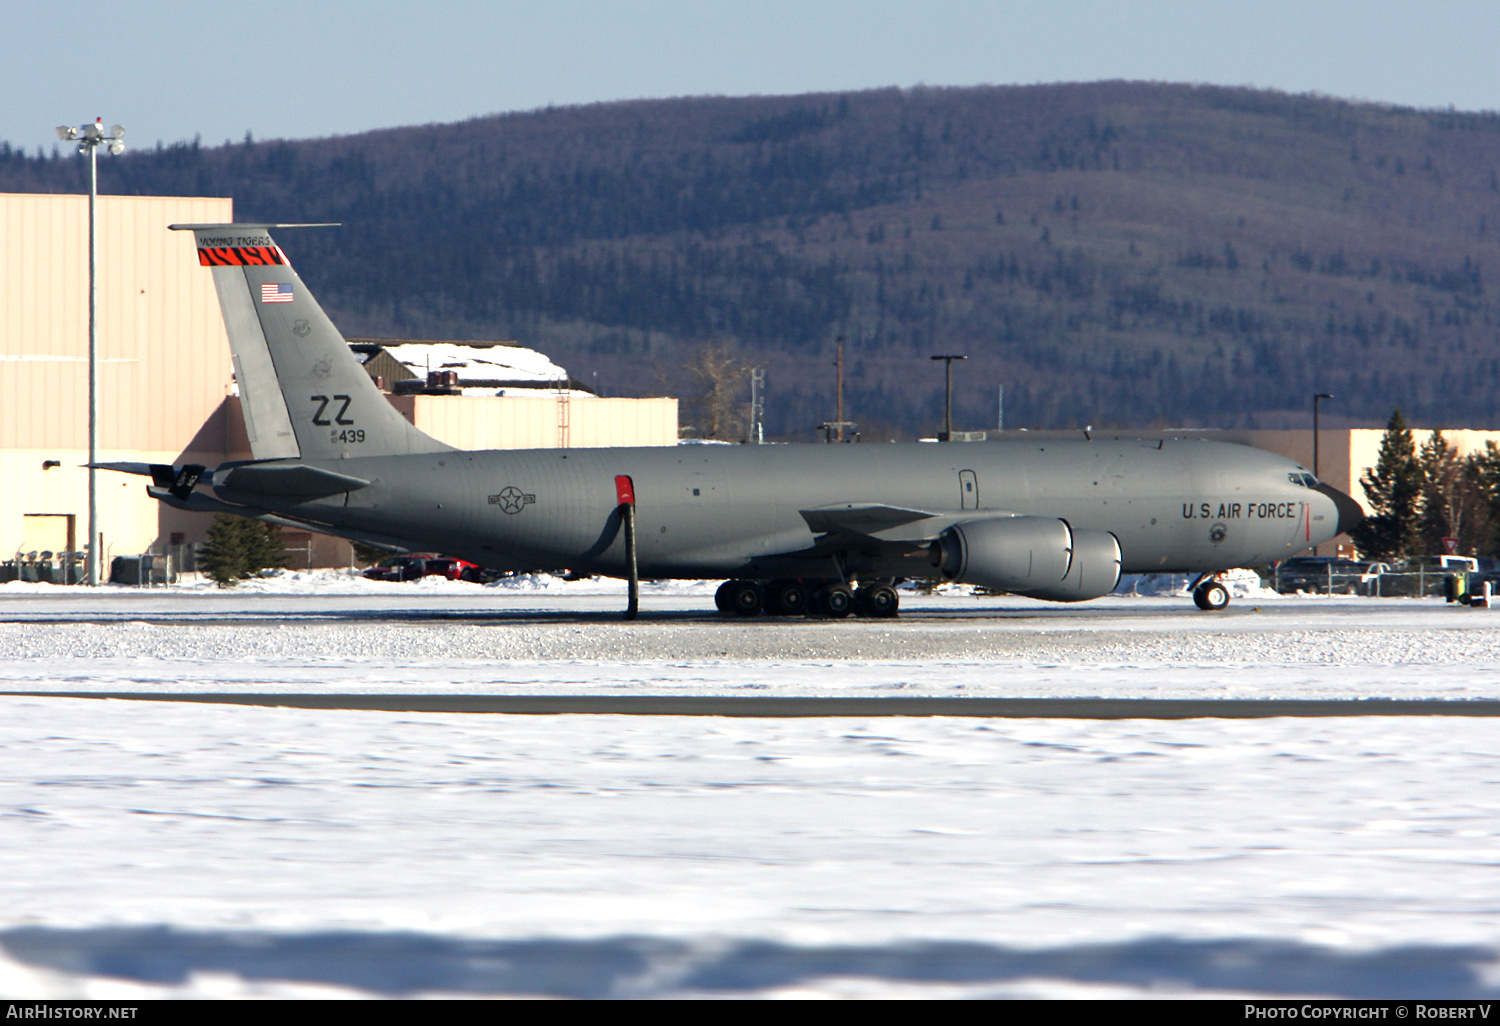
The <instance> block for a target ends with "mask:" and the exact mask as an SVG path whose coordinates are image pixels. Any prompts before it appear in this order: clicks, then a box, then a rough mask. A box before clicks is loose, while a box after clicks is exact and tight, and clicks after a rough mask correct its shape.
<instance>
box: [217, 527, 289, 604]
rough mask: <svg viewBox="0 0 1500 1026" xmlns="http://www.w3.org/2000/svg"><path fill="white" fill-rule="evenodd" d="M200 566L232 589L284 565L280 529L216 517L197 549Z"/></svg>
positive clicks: (283, 546)
mask: <svg viewBox="0 0 1500 1026" xmlns="http://www.w3.org/2000/svg"><path fill="white" fill-rule="evenodd" d="M198 565H199V566H201V567H203V571H204V572H205V573H206V574H208V576H209V578H210V579H212V580H213V581H215V582H216V583H217V584H218V585H219V587H221V588H232V587H234V585H236V584H237V583H239V582H240V581H242V580H245V579H246V578H248V577H254V576H255V575H256V574H258V573H260V571H262V570H265V569H267V568H270V567H281V566H285V565H286V545H285V544H284V543H283V542H282V540H281V529H280V528H279V527H276V526H274V525H272V524H266V523H262V522H261V521H259V520H249V519H247V518H245V517H237V516H234V515H232V514H229V513H219V514H216V515H215V516H214V522H213V524H212V526H210V527H209V529H208V536H207V538H205V539H204V542H203V544H202V545H201V546H199V548H198Z"/></svg>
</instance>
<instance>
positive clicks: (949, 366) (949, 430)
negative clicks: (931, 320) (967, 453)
mask: <svg viewBox="0 0 1500 1026" xmlns="http://www.w3.org/2000/svg"><path fill="white" fill-rule="evenodd" d="M932 359H934V360H942V361H943V370H944V372H945V375H944V376H945V378H946V380H947V387H946V389H945V393H944V394H945V398H944V400H943V433H942V435H941V437H939V438H938V441H939V442H951V441H953V361H954V360H967V359H968V357H967V356H957V355H952V354H950V355H945V356H934V357H932Z"/></svg>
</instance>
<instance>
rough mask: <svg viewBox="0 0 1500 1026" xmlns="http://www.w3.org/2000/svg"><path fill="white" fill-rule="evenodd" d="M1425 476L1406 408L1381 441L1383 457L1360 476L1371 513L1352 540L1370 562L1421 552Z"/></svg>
mask: <svg viewBox="0 0 1500 1026" xmlns="http://www.w3.org/2000/svg"><path fill="white" fill-rule="evenodd" d="M1424 480H1425V475H1424V474H1423V472H1422V464H1421V461H1420V460H1418V458H1417V452H1416V445H1415V444H1414V443H1413V442H1412V437H1411V429H1410V428H1408V427H1407V426H1406V418H1405V417H1403V416H1401V409H1400V408H1399V407H1397V409H1396V412H1395V413H1393V414H1391V419H1390V422H1389V423H1388V424H1386V428H1385V437H1384V438H1382V439H1381V441H1380V457H1379V459H1377V460H1376V462H1375V466H1374V467H1367V468H1366V469H1365V472H1364V473H1363V474H1361V475H1360V478H1359V483H1360V484H1361V485H1363V486H1364V489H1365V496H1366V498H1367V499H1368V500H1369V504H1370V507H1371V515H1370V516H1368V517H1366V518H1365V519H1364V520H1363V521H1362V522H1361V523H1360V525H1359V526H1358V527H1356V528H1355V529H1354V530H1353V532H1351V537H1353V539H1354V544H1356V545H1358V546H1359V550H1360V552H1361V553H1363V554H1364V555H1365V556H1367V557H1369V558H1371V559H1385V560H1391V559H1400V558H1401V557H1403V556H1409V555H1415V554H1416V553H1417V551H1418V549H1420V548H1421V525H1422V486H1423V483H1424Z"/></svg>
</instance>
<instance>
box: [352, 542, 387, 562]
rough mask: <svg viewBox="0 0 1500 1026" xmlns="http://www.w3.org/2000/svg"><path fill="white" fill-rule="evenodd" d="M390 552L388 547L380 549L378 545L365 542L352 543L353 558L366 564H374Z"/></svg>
mask: <svg viewBox="0 0 1500 1026" xmlns="http://www.w3.org/2000/svg"><path fill="white" fill-rule="evenodd" d="M390 554H391V552H390V550H389V549H382V548H381V547H380V546H378V545H368V544H366V543H365V542H355V543H354V558H355V560H356V561H357V562H360V563H364V564H365V565H366V566H374V565H375V564H376V563H379V562H380V561H381V560H383V559H385V558H386V557H387V556H389V555H390Z"/></svg>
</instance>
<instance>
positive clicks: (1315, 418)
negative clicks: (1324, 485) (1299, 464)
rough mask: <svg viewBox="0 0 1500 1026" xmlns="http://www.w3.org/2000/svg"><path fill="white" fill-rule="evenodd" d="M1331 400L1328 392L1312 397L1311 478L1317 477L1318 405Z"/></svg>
mask: <svg viewBox="0 0 1500 1026" xmlns="http://www.w3.org/2000/svg"><path fill="white" fill-rule="evenodd" d="M1332 398H1333V395H1332V394H1331V393H1329V392H1319V393H1318V394H1316V395H1314V396H1313V477H1318V403H1319V402H1320V401H1321V400H1324V399H1332ZM1319 480H1322V479H1321V478H1319Z"/></svg>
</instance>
